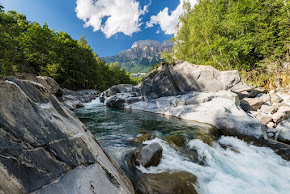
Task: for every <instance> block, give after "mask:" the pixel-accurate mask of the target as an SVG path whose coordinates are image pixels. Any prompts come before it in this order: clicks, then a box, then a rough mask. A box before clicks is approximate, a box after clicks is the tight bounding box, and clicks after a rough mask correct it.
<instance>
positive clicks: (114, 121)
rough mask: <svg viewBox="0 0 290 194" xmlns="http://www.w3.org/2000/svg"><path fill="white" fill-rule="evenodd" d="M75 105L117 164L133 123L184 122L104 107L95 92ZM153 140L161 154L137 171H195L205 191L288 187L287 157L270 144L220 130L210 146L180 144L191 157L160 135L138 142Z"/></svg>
mask: <svg viewBox="0 0 290 194" xmlns="http://www.w3.org/2000/svg"><path fill="white" fill-rule="evenodd" d="M80 111H81V112H82V114H83V118H85V120H84V121H85V123H86V125H87V127H88V128H89V129H91V130H92V131H93V132H94V134H95V135H96V137H97V138H98V140H99V141H100V142H101V143H102V145H103V146H104V147H105V148H106V149H107V150H108V152H109V153H110V154H111V156H113V158H114V159H116V160H117V161H118V162H119V164H123V163H124V161H125V157H124V156H125V155H126V154H127V153H130V151H132V150H133V149H135V147H134V146H135V145H134V144H131V143H130V142H131V141H132V138H134V137H136V136H137V134H138V133H139V132H138V129H139V128H140V129H143V130H144V129H146V130H149V131H150V130H152V129H153V128H154V130H157V131H160V132H162V129H163V128H167V129H171V130H173V131H174V130H182V129H185V128H188V127H189V126H190V124H186V123H185V121H184V123H183V121H182V120H176V119H175V118H171V119H165V117H162V116H159V115H158V114H157V115H155V114H152V113H150V114H149V113H146V112H136V111H126V110H119V109H109V108H107V107H105V106H104V105H103V103H101V102H100V101H99V99H98V98H97V99H96V100H94V101H92V102H90V103H86V104H85V108H84V109H82V110H80ZM88 118H90V119H89V120H88ZM156 120H158V122H155V121H156ZM171 120H172V121H171ZM145 121H146V122H145ZM154 122H155V123H154ZM146 123H147V124H146ZM177 123H178V124H177ZM163 124H164V125H163ZM176 124H177V125H176ZM152 125H153V126H154V127H152ZM183 125H184V126H183ZM178 127H181V128H178ZM153 142H158V143H160V145H161V146H162V148H163V154H162V159H161V162H160V164H159V165H158V166H156V167H150V168H148V169H145V168H143V167H138V168H139V170H141V171H142V172H143V173H154V174H157V173H161V172H168V171H169V172H177V171H186V172H189V173H192V174H194V175H195V176H196V177H197V182H196V185H195V188H196V190H197V192H198V193H205V194H278V193H279V194H289V193H290V162H289V161H286V160H284V159H282V158H281V156H279V155H277V154H276V153H275V152H274V151H273V150H272V149H270V148H267V147H258V146H255V145H251V144H248V143H246V142H244V141H242V140H240V139H238V138H235V137H228V136H222V137H221V138H220V139H219V140H218V141H217V142H214V143H213V145H212V146H209V145H208V144H205V143H204V142H202V141H201V140H198V139H194V140H191V141H189V142H188V144H187V148H186V149H188V150H191V151H193V152H196V153H197V156H198V157H197V159H192V158H194V157H190V156H189V155H187V154H186V153H184V152H183V151H182V150H178V149H175V148H173V147H171V146H170V145H169V144H168V143H167V142H165V141H163V140H161V139H158V138H155V139H153V140H150V141H146V142H144V143H145V144H150V143H153ZM127 170H129V169H127Z"/></svg>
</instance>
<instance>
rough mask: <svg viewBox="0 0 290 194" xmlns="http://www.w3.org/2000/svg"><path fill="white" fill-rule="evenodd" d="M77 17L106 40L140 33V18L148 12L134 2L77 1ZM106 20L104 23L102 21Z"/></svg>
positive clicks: (146, 8) (124, 0)
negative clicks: (104, 36) (119, 33)
mask: <svg viewBox="0 0 290 194" xmlns="http://www.w3.org/2000/svg"><path fill="white" fill-rule="evenodd" d="M76 4H77V7H76V9H75V11H76V13H77V17H78V18H79V19H81V20H83V21H84V22H85V25H84V26H85V27H89V26H92V27H93V28H94V31H98V30H101V31H102V32H103V33H104V34H105V35H106V37H107V38H110V37H111V36H113V35H115V34H117V33H118V32H122V33H124V34H125V35H128V36H131V35H132V34H133V33H134V32H138V31H140V26H141V25H142V23H141V19H140V16H141V15H144V14H145V13H147V12H148V6H149V5H150V4H149V5H146V6H144V7H143V9H142V8H141V7H140V4H139V2H137V1H136V0H77V1H76ZM105 19H106V21H104V20H105Z"/></svg>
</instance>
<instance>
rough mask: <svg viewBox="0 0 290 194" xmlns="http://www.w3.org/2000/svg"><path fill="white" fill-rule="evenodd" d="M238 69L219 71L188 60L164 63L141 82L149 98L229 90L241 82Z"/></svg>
mask: <svg viewBox="0 0 290 194" xmlns="http://www.w3.org/2000/svg"><path fill="white" fill-rule="evenodd" d="M240 80H241V78H240V75H239V72H238V71H219V70H217V69H215V68H213V67H211V66H204V65H194V64H191V63H188V62H184V63H178V64H174V63H173V64H164V65H162V66H160V67H159V68H158V69H157V70H154V71H153V72H151V73H150V74H149V75H148V76H147V77H145V78H144V80H143V81H142V83H141V87H140V88H141V93H142V95H143V96H144V97H146V98H147V99H148V100H150V99H154V98H159V97H165V96H176V95H179V94H184V93H188V92H192V91H197V92H205V91H219V90H227V89H230V88H232V87H233V86H235V85H236V84H238V83H239V82H240Z"/></svg>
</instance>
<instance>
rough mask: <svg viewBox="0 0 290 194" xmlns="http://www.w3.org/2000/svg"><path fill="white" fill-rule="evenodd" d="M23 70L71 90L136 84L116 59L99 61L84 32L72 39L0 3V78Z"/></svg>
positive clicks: (102, 88)
mask: <svg viewBox="0 0 290 194" xmlns="http://www.w3.org/2000/svg"><path fill="white" fill-rule="evenodd" d="M23 72H25V73H31V74H36V75H42V76H50V77H53V78H54V79H55V80H56V81H57V82H58V83H59V84H60V85H61V86H62V87H65V88H68V89H72V90H79V89H86V88H96V89H99V90H104V89H107V88H108V87H110V86H113V85H116V84H122V83H132V84H136V81H135V80H133V78H131V77H130V74H129V73H127V72H126V71H125V70H124V69H122V70H120V67H119V64H118V63H117V62H116V63H113V64H110V65H108V64H106V63H105V62H103V61H102V60H101V59H100V58H99V56H98V55H97V54H96V53H95V52H93V50H92V49H91V47H90V46H89V45H88V43H87V41H86V39H85V37H84V36H82V37H80V39H79V40H78V41H77V40H74V39H73V38H71V37H70V35H69V34H67V33H66V32H55V31H54V30H53V29H50V28H49V27H48V25H47V24H44V25H43V26H41V25H40V24H38V23H37V22H30V21H28V20H27V19H26V16H25V15H23V14H20V13H17V12H15V11H7V12H5V11H4V7H3V6H1V5H0V78H4V77H6V76H10V75H13V76H15V75H17V74H20V73H23Z"/></svg>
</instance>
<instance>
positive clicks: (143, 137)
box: [135, 133, 151, 144]
mask: <svg viewBox="0 0 290 194" xmlns="http://www.w3.org/2000/svg"><path fill="white" fill-rule="evenodd" d="M150 139H151V135H150V134H149V133H144V134H141V135H139V136H137V137H136V138H135V143H138V144H142V143H143V142H144V141H147V140H150Z"/></svg>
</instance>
